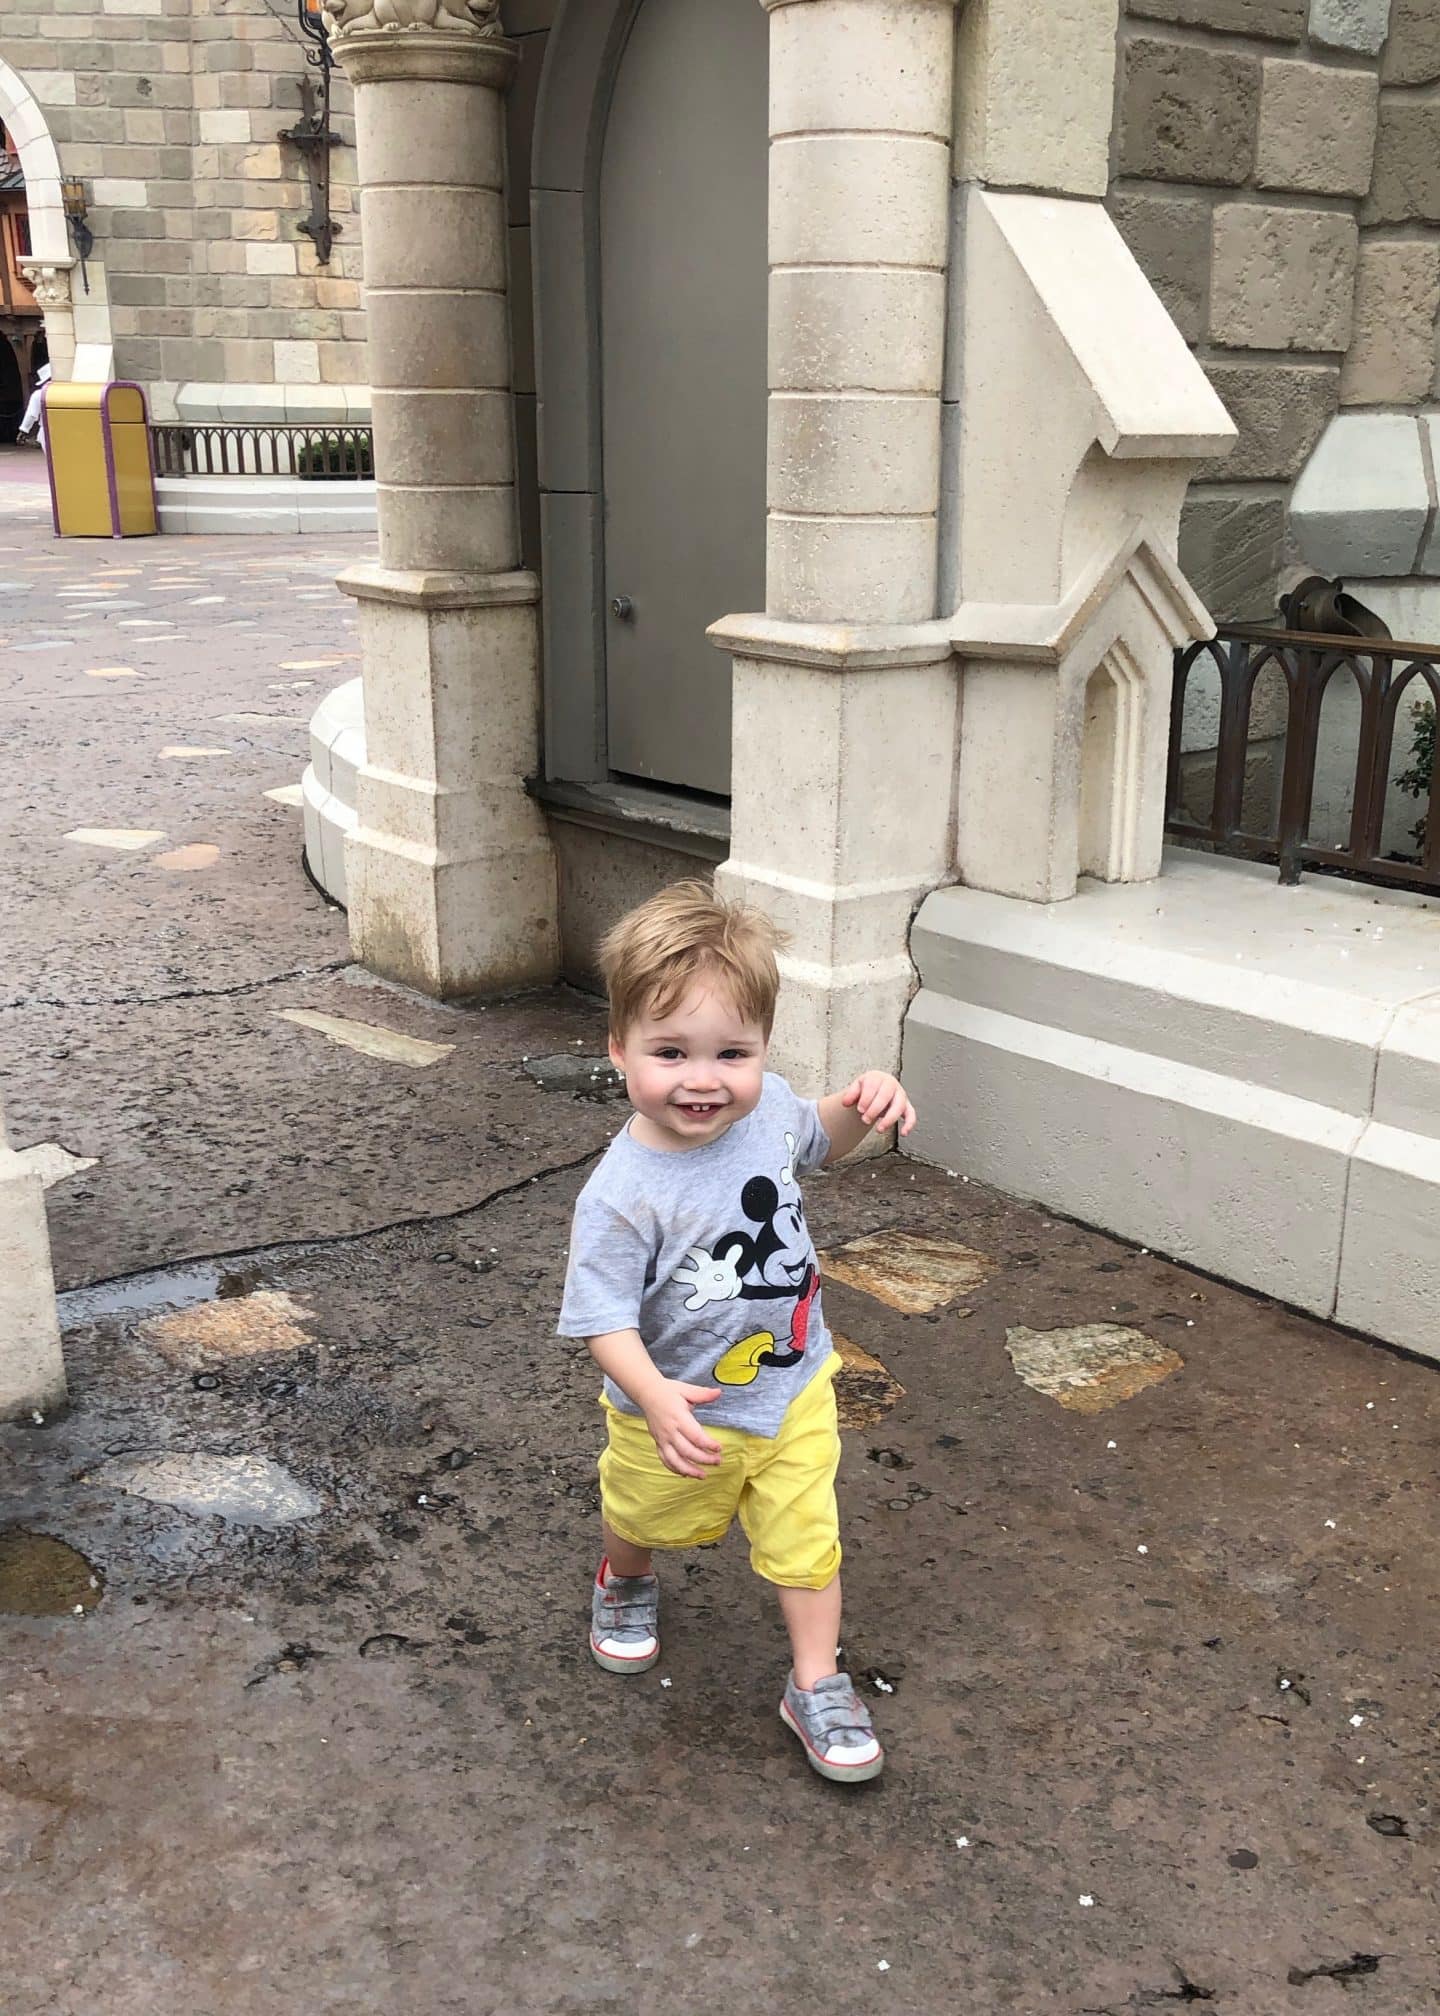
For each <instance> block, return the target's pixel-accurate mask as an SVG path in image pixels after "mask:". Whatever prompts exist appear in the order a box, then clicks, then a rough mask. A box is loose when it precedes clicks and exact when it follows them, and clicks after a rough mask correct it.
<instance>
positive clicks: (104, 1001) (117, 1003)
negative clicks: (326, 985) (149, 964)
mask: <svg viewBox="0 0 1440 2016" xmlns="http://www.w3.org/2000/svg"><path fill="white" fill-rule="evenodd" d="M354 963H355V962H354V960H353V959H350V958H345V959H331V960H328V961H327V962H326V964H325V965H323V966H294V967H292V968H291V969H290V971H289V972H288V973H270V974H267V975H266V977H265V978H264V979H263V980H239V981H237V982H236V984H235V985H234V986H233V987H179V988H177V989H176V990H175V992H174V993H173V994H117V995H113V996H109V997H105V996H93V997H91V998H89V999H86V1000H80V1001H61V1000H58V999H57V998H56V997H55V996H54V995H50V994H31V995H28V996H22V997H20V998H19V999H17V1000H14V1001H0V1014H10V1013H13V1012H15V1011H23V1010H25V1009H27V1008H161V1007H164V1005H165V1004H166V1002H168V1001H215V1000H219V999H220V998H221V997H222V996H224V995H233V994H255V993H258V992H259V990H260V989H261V988H262V987H278V986H280V985H281V984H282V982H284V981H286V980H318V979H321V978H323V977H324V976H325V975H326V974H329V973H343V972H344V970H345V968H346V967H347V966H353V965H354Z"/></svg>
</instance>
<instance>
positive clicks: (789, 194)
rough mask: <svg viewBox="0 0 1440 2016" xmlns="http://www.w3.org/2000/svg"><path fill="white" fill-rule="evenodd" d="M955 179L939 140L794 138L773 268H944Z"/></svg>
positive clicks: (780, 156) (776, 178)
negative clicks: (951, 185) (948, 198)
mask: <svg viewBox="0 0 1440 2016" xmlns="http://www.w3.org/2000/svg"><path fill="white" fill-rule="evenodd" d="M949 180H950V149H949V147H948V145H946V144H945V143H943V142H941V141H938V140H926V139H917V138H915V137H913V136H912V135H909V134H901V135H895V134H887V133H817V134H812V135H809V136H806V137H804V138H800V139H795V140H787V141H786V142H785V144H784V145H783V146H781V147H776V148H774V149H773V150H772V151H771V156H770V232H769V244H770V263H771V265H772V266H800V265H828V264H842V263H843V264H846V265H857V266H870V265H887V266H931V267H936V268H939V267H943V265H944V264H945V241H946V235H947V231H946V226H947V211H948V204H947V201H946V193H947V191H948V188H949ZM365 200H366V206H367V216H368V206H369V204H370V202H371V200H372V199H371V198H370V197H369V196H367V197H366V199H365ZM367 229H368V225H367Z"/></svg>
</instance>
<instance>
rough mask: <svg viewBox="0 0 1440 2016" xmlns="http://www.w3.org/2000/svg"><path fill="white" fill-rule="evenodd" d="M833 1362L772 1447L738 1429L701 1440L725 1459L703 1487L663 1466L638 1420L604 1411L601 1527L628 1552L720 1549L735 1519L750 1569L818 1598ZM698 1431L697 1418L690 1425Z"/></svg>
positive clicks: (830, 1490) (829, 1503) (832, 1424)
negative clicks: (717, 1448) (747, 1549)
mask: <svg viewBox="0 0 1440 2016" xmlns="http://www.w3.org/2000/svg"><path fill="white" fill-rule="evenodd" d="M839 1367H840V1359H839V1354H838V1353H832V1354H831V1356H830V1358H829V1360H828V1361H827V1363H826V1364H825V1366H824V1367H823V1369H822V1370H821V1371H819V1372H817V1373H816V1375H815V1377H814V1378H813V1379H812V1380H811V1381H810V1384H809V1385H808V1386H806V1387H805V1388H804V1389H803V1391H801V1392H800V1393H798V1394H797V1395H796V1396H795V1398H794V1399H793V1400H792V1401H791V1403H790V1406H789V1408H788V1409H787V1410H786V1414H785V1419H784V1421H783V1422H782V1423H781V1424H780V1433H779V1434H778V1435H777V1436H776V1437H775V1438H774V1440H773V1441H771V1440H769V1439H768V1438H767V1437H765V1436H763V1435H747V1434H746V1433H745V1432H744V1430H743V1429H740V1428H709V1429H707V1430H706V1432H707V1433H708V1434H710V1435H713V1436H714V1437H715V1440H716V1441H717V1442H718V1443H719V1444H720V1445H721V1447H722V1448H723V1450H724V1452H725V1453H724V1455H723V1456H722V1457H721V1459H720V1461H719V1462H718V1463H717V1464H716V1465H715V1466H714V1468H713V1469H710V1470H707V1471H706V1473H705V1475H704V1476H703V1477H677V1476H676V1475H675V1472H674V1471H673V1470H667V1469H666V1468H665V1465H664V1464H663V1463H662V1462H661V1461H660V1452H659V1450H658V1449H657V1448H656V1447H655V1441H654V1438H653V1436H652V1435H651V1433H650V1430H649V1429H648V1428H647V1427H646V1426H645V1422H644V1419H643V1418H642V1417H641V1416H640V1415H638V1414H622V1413H620V1412H619V1410H618V1409H617V1408H614V1407H612V1406H611V1405H610V1403H609V1401H608V1400H607V1401H603V1402H602V1403H601V1404H602V1405H603V1406H604V1408H605V1415H606V1420H607V1422H608V1423H609V1429H610V1440H609V1443H608V1446H607V1447H606V1448H605V1449H604V1450H602V1452H601V1456H600V1502H601V1507H602V1509H603V1511H604V1514H605V1518H606V1521H607V1523H608V1524H609V1526H610V1529H611V1531H612V1532H614V1533H618V1534H619V1536H620V1538H621V1539H622V1540H628V1541H629V1542H630V1544H631V1545H632V1546H633V1547H705V1546H708V1545H709V1544H710V1543H711V1542H712V1541H715V1540H723V1539H724V1537H725V1535H726V1534H727V1533H728V1532H729V1530H730V1522H731V1520H732V1519H733V1518H734V1517H735V1515H736V1514H737V1513H738V1514H739V1515H740V1524H741V1525H742V1526H743V1527H744V1529H745V1534H746V1537H747V1539H748V1540H749V1542H750V1565H751V1567H752V1568H753V1569H754V1570H755V1573H756V1574H757V1575H763V1576H764V1578H765V1580H766V1581H767V1582H778V1583H779V1584H780V1586H781V1587H782V1588H784V1589H823V1588H825V1587H826V1585H827V1584H828V1583H830V1582H832V1581H833V1580H834V1578H835V1575H836V1572H837V1570H838V1569H839V1566H840V1519H839V1514H838V1512H837V1511H836V1507H835V1470H836V1466H837V1465H838V1463H839V1461H840V1432H839V1428H838V1426H837V1425H836V1419H835V1383H834V1381H835V1374H836V1372H837V1371H838V1370H839ZM695 1418H696V1419H697V1420H698V1421H699V1422H700V1423H701V1424H702V1426H703V1425H704V1421H705V1412H704V1409H703V1408H702V1409H701V1410H700V1411H699V1413H698V1414H697V1415H696V1417H695Z"/></svg>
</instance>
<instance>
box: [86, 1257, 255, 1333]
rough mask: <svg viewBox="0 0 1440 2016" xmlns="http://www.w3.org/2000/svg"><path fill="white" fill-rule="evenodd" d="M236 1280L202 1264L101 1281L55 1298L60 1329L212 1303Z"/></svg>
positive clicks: (163, 1268)
mask: <svg viewBox="0 0 1440 2016" xmlns="http://www.w3.org/2000/svg"><path fill="white" fill-rule="evenodd" d="M239 1278H241V1277H239V1276H236V1275H233V1274H231V1273H229V1272H228V1270H227V1269H225V1268H223V1267H219V1266H215V1265H213V1264H211V1263H210V1262H208V1261H202V1262H199V1263H198V1264H193V1265H191V1266H187V1267H157V1268H155V1269H154V1270H153V1271H152V1272H150V1273H148V1274H132V1275H130V1276H129V1277H128V1278H127V1279H126V1280H124V1281H102V1282H100V1283H98V1284H97V1286H95V1287H94V1288H70V1289H67V1290H66V1292H65V1293H64V1294H63V1295H57V1296H56V1298H55V1301H56V1306H57V1307H58V1309H59V1311H60V1328H61V1329H62V1330H72V1329H74V1327H75V1325H76V1324H77V1323H95V1322H98V1321H99V1319H100V1318H101V1317H102V1316H127V1315H137V1314H138V1315H145V1314H148V1313H149V1312H150V1311H151V1310H156V1309H188V1308H190V1307H191V1306H193V1304H195V1303H196V1302H213V1301H214V1300H215V1298H216V1296H217V1295H223V1294H224V1293H225V1292H226V1290H225V1288H224V1287H223V1285H222V1284H223V1283H224V1282H226V1281H230V1280H237V1279H239ZM229 1292H230V1293H232V1294H233V1293H235V1292H236V1291H235V1290H233V1289H232V1290H230V1291H229ZM241 1292H242V1293H243V1292H245V1291H243V1290H242V1291H241Z"/></svg>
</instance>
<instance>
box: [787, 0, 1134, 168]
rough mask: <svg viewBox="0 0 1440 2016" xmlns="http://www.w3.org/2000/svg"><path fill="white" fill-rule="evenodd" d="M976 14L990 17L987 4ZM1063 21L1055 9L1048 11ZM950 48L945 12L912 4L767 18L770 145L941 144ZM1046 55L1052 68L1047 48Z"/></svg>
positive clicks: (834, 2)
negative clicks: (896, 137) (843, 137)
mask: <svg viewBox="0 0 1440 2016" xmlns="http://www.w3.org/2000/svg"><path fill="white" fill-rule="evenodd" d="M981 4H982V6H984V8H985V9H986V11H992V10H993V5H994V0H981ZM1022 4H1023V0H1022ZM1016 5H1017V0H1000V6H1001V10H1002V11H1004V10H1005V8H1006V7H1007V6H1008V7H1012V8H1013V7H1016ZM1064 11H1066V10H1065V8H1064V7H1063V6H1062V5H1060V4H1056V5H1055V6H1054V8H1053V9H1052V12H1054V13H1057V14H1058V13H1062V12H1064ZM1071 11H1073V0H1071ZM1092 11H1093V10H1092ZM1112 33H1113V23H1112ZM953 43H954V24H953V22H952V20H951V19H950V18H949V16H948V15H947V12H946V10H945V9H944V8H936V7H933V6H931V5H928V4H926V0H921V4H919V5H918V6H917V5H916V4H915V0H885V4H883V5H879V6H877V5H876V4H875V0H829V4H828V5H827V6H825V7H780V8H777V9H775V11H774V12H773V13H772V15H771V17H770V133H771V136H772V138H773V137H774V136H776V135H778V134H785V133H822V132H826V131H832V130H834V129H835V128H837V127H842V128H845V129H848V130H849V131H852V132H854V131H868V132H892V133H928V134H931V135H933V136H934V137H936V138H945V139H948V138H949V136H950V118H951V105H952V92H951V72H952V65H953ZM1048 53H1049V55H1050V58H1051V60H1052V61H1053V60H1054V56H1055V50H1054V46H1053V43H1052V45H1051V47H1050V50H1049V52H1048Z"/></svg>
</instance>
